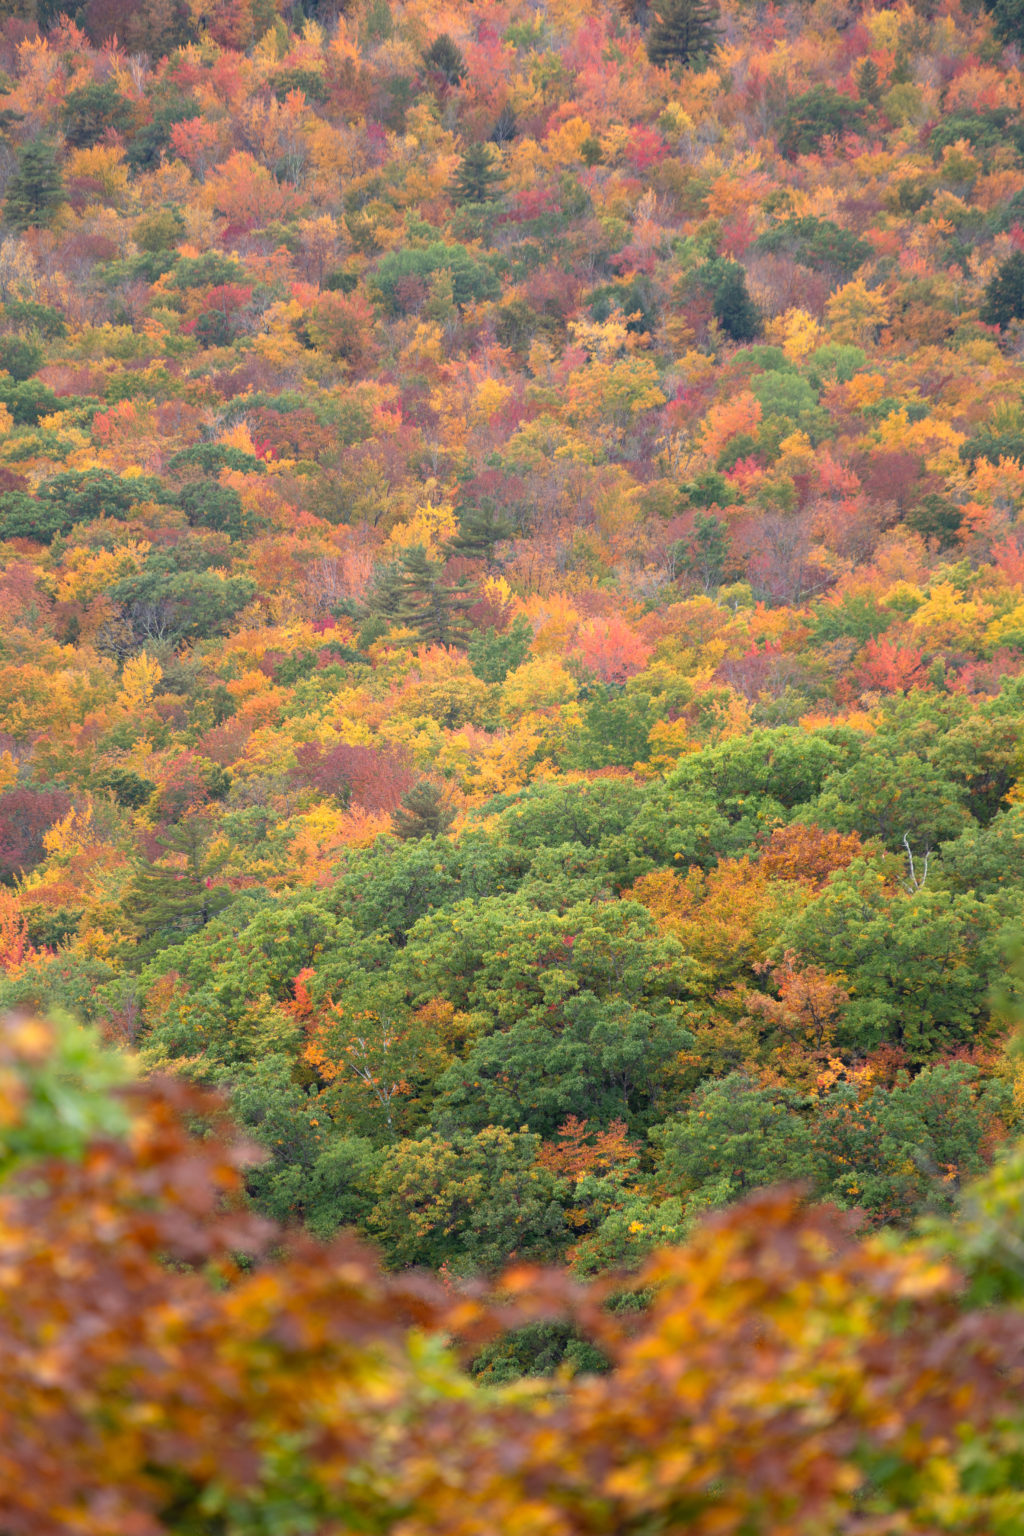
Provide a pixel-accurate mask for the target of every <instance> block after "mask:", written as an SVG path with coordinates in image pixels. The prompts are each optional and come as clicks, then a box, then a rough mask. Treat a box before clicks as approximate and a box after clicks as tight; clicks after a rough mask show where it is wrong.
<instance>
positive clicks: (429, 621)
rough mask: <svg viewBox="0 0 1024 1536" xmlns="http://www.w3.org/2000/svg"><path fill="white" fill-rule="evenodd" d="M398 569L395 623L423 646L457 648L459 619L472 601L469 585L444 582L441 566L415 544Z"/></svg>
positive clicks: (462, 625)
mask: <svg viewBox="0 0 1024 1536" xmlns="http://www.w3.org/2000/svg"><path fill="white" fill-rule="evenodd" d="M398 567H399V569H398V577H399V599H398V604H397V607H396V608H395V612H394V620H395V623H397V624H403V625H406V626H407V627H408V628H409V629H414V630H415V631H416V633H417V635H419V637H420V639H421V640H422V641H423V642H424V643H425V644H427V645H461V644H462V643H463V642H464V640H465V635H466V628H465V623H464V620H463V615H464V614H465V612H466V609H467V608H471V607H472V605H473V603H474V601H475V598H474V597H473V596H471V595H469V583H468V582H464V581H456V582H451V581H446V580H445V576H444V565H443V563H442V562H441V561H439V560H431V559H430V557H429V556H428V554H427V552H426V550H425V549H424V548H423V547H422V545H419V544H418V545H416V546H415V547H414V548H413V549H409V550H406V551H405V553H404V554H403V555H402V557H401V559H400V560H399V562H398Z"/></svg>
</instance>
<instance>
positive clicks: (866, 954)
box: [775, 860, 1005, 1062]
mask: <svg viewBox="0 0 1024 1536" xmlns="http://www.w3.org/2000/svg"><path fill="white" fill-rule="evenodd" d="M1004 923H1005V917H1004V915H1003V913H1002V911H1001V910H1000V906H999V903H998V902H997V901H996V900H995V899H994V898H992V897H983V898H981V899H978V898H976V897H975V896H973V895H958V894H954V893H952V892H949V891H944V890H941V889H937V888H935V887H933V886H932V884H931V881H930V879H929V881H928V883H927V884H926V885H924V886H923V887H922V888H920V889H917V890H905V889H904V890H897V891H896V892H895V893H894V892H893V891H892V890H891V889H889V888H888V887H887V885H886V881H885V879H884V877H883V875H882V874H881V873H880V872H879V871H878V870H877V869H875V868H873V867H872V866H871V865H869V864H868V863H867V862H866V861H863V860H858V861H855V862H854V863H853V864H851V865H850V866H849V868H848V869H845V870H842V871H841V872H840V873H838V874H836V875H833V876H832V878H831V880H830V881H829V882H828V884H827V885H826V886H825V888H824V889H823V890H822V891H821V892H820V894H819V895H817V896H816V897H815V898H814V900H813V901H811V902H810V903H809V905H808V906H806V907H805V908H804V909H803V911H802V912H800V913H799V914H798V915H797V916H796V917H794V918H792V919H791V920H790V921H789V922H788V923H787V925H786V927H785V929H784V931H783V933H782V936H781V937H780V940H779V942H778V944H777V945H776V947H775V954H776V956H777V958H779V959H781V958H782V955H783V954H784V953H785V951H786V950H787V949H790V950H793V951H795V952H796V953H797V954H799V955H801V956H803V957H804V958H806V959H807V960H809V961H811V962H812V963H814V964H817V965H821V966H823V967H824V968H825V970H827V971H828V972H829V974H830V975H833V976H835V977H837V978H838V979H840V980H841V981H843V982H844V984H846V985H848V986H849V988H850V990H851V992H852V996H851V998H850V1000H849V1002H848V1003H846V1004H845V1005H844V1007H843V1012H842V1016H841V1019H840V1021H839V1024H838V1027H837V1035H836V1040H837V1044H838V1046H839V1048H840V1049H841V1050H844V1051H854V1052H858V1053H866V1052H867V1051H870V1050H873V1049H874V1048H875V1047H876V1046H878V1045H880V1044H882V1043H883V1042H886V1041H889V1042H892V1043H894V1044H898V1045H900V1046H902V1047H903V1049H904V1050H905V1051H906V1052H907V1056H908V1059H909V1060H911V1061H913V1062H920V1061H925V1060H928V1059H929V1058H930V1057H932V1056H934V1055H935V1053H936V1051H938V1050H943V1049H947V1050H948V1049H950V1048H952V1047H954V1046H956V1045H957V1044H959V1043H962V1042H963V1041H965V1040H968V1039H970V1038H971V1037H972V1036H974V1035H975V1034H976V1033H977V1032H978V1030H979V1028H983V1027H984V1025H985V1022H986V1020H987V1017H988V993H989V987H990V985H991V978H992V976H993V975H995V974H997V972H998V971H999V969H1000V961H1001V943H1000V934H1001V932H1002V930H1003V925H1004Z"/></svg>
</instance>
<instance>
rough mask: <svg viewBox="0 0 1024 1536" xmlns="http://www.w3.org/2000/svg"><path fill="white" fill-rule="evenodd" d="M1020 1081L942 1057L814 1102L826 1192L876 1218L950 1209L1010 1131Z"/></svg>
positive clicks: (821, 1192) (822, 1193) (821, 1185)
mask: <svg viewBox="0 0 1024 1536" xmlns="http://www.w3.org/2000/svg"><path fill="white" fill-rule="evenodd" d="M1011 1098H1012V1088H1011V1085H1010V1084H1009V1083H1008V1082H1006V1081H1000V1080H999V1079H995V1080H991V1081H989V1082H985V1081H983V1080H982V1078H981V1074H980V1073H979V1071H978V1068H977V1067H974V1066H970V1065H969V1064H968V1063H966V1062H961V1061H957V1062H940V1063H938V1064H937V1065H935V1066H932V1067H926V1068H925V1069H924V1070H923V1071H921V1072H919V1073H918V1074H917V1076H916V1077H914V1078H909V1077H908V1076H907V1074H906V1073H901V1074H900V1075H899V1077H898V1079H897V1081H896V1083H895V1084H894V1085H893V1087H892V1088H891V1089H888V1088H884V1087H882V1086H876V1087H875V1088H873V1089H872V1091H871V1092H870V1093H869V1094H867V1095H866V1096H865V1095H864V1093H863V1092H862V1091H859V1090H858V1089H857V1088H855V1087H853V1086H851V1085H843V1084H841V1085H839V1086H837V1087H836V1088H834V1089H833V1090H832V1091H831V1092H830V1093H828V1094H826V1095H825V1096H823V1097H822V1098H820V1099H819V1100H818V1101H817V1102H816V1103H815V1105H814V1112H813V1115H812V1120H811V1131H812V1135H813V1139H814V1146H815V1163H816V1166H817V1174H818V1180H819V1182H818V1186H817V1189H816V1193H817V1194H818V1196H819V1198H822V1199H827V1200H833V1201H835V1202H836V1203H837V1204H838V1205H840V1206H843V1207H858V1208H860V1209H862V1210H864V1211H866V1212H867V1213H868V1215H869V1216H870V1218H871V1220H872V1221H873V1222H874V1223H876V1224H879V1225H881V1224H889V1223H894V1222H895V1223H901V1224H906V1223H908V1222H909V1221H911V1220H913V1219H914V1218H916V1217H918V1216H920V1215H921V1214H922V1213H923V1212H924V1211H925V1210H931V1211H936V1210H947V1211H948V1210H951V1209H952V1206H953V1204H954V1201H955V1199H956V1196H957V1193H958V1191H959V1189H960V1186H961V1184H962V1183H963V1182H964V1181H965V1180H966V1179H968V1178H974V1177H976V1176H977V1175H978V1174H980V1173H982V1172H983V1171H984V1169H985V1167H986V1164H987V1158H986V1156H985V1148H986V1147H987V1146H989V1145H991V1144H992V1143H993V1141H995V1140H998V1139H1000V1138H1001V1136H1002V1135H1003V1134H1004V1133H1005V1128H1006V1122H1007V1121H1008V1120H1009V1118H1010V1116H1011V1109H1012V1106H1011Z"/></svg>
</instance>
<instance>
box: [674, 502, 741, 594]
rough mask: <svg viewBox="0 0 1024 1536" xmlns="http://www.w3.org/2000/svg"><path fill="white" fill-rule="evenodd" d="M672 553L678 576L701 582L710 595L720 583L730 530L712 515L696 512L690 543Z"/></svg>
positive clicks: (676, 547)
mask: <svg viewBox="0 0 1024 1536" xmlns="http://www.w3.org/2000/svg"><path fill="white" fill-rule="evenodd" d="M673 553H674V555H675V563H676V568H677V569H678V571H679V572H680V574H681V575H683V576H689V577H691V578H693V579H694V580H696V581H698V582H700V584H701V586H702V587H703V588H704V590H705V592H710V591H712V589H713V588H715V587H719V586H721V584H722V572H723V570H724V568H725V562H726V560H727V559H728V558H729V531H728V529H727V528H726V526H725V523H724V522H723V521H722V519H721V518H720V517H716V516H715V515H714V513H713V512H708V513H703V512H698V513H697V514H696V517H695V518H694V524H693V535H692V537H691V538H690V540H689V543H680V544H677V545H676V546H675V549H674V551H673Z"/></svg>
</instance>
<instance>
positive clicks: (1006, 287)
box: [980, 251, 1024, 325]
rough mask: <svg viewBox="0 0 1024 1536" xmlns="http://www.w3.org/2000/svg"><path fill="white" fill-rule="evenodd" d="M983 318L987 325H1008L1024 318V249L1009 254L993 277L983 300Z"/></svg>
mask: <svg viewBox="0 0 1024 1536" xmlns="http://www.w3.org/2000/svg"><path fill="white" fill-rule="evenodd" d="M980 313H981V318H982V320H983V321H984V322H985V324H986V325H1008V324H1009V322H1010V321H1011V320H1021V319H1024V251H1014V252H1013V254H1012V255H1010V256H1007V258H1006V260H1005V261H1004V262H1003V263H1002V265H1001V266H1000V267H999V269H998V271H997V272H996V273H995V274H994V276H993V277H991V278H990V279H989V281H988V284H987V285H986V288H985V294H984V297H983V299H982V301H981V311H980Z"/></svg>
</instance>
